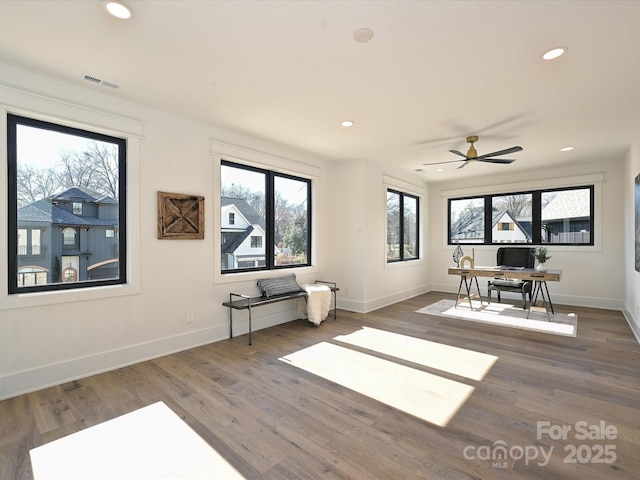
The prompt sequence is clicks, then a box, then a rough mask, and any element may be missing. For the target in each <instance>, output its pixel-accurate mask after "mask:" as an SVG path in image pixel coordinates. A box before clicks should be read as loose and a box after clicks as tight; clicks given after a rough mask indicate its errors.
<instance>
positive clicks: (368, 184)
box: [330, 159, 429, 312]
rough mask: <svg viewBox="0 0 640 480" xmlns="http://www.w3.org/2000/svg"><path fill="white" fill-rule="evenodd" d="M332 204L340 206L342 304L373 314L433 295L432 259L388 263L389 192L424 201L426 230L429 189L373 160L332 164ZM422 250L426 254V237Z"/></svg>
mask: <svg viewBox="0 0 640 480" xmlns="http://www.w3.org/2000/svg"><path fill="white" fill-rule="evenodd" d="M330 184H331V189H332V192H333V195H332V197H331V202H333V203H334V205H336V206H337V208H336V212H335V217H336V230H335V232H334V242H333V244H334V247H335V250H334V253H333V257H334V259H333V261H334V264H335V268H334V269H335V271H336V272H337V274H336V277H337V279H338V282H339V284H340V288H341V292H340V298H341V299H342V301H341V302H340V305H341V306H342V307H343V308H347V309H349V310H352V311H355V312H369V311H371V310H375V309H377V308H381V307H383V306H385V305H389V304H392V303H395V302H398V301H400V300H404V299H407V298H411V297H414V296H416V295H418V294H420V293H424V292H426V291H428V281H427V279H428V276H429V273H428V260H427V259H426V258H421V259H420V260H416V261H410V262H399V263H393V264H387V262H386V256H385V255H386V208H387V204H386V198H387V196H386V195H387V188H394V189H396V190H400V191H403V192H406V193H411V194H414V195H417V196H418V197H419V198H420V208H421V210H420V215H421V217H422V218H421V220H420V222H421V223H420V224H421V225H423V227H422V229H421V230H422V231H423V232H424V231H427V229H428V228H427V227H425V226H426V225H427V220H428V216H427V215H426V214H425V212H426V211H427V209H426V208H424V206H425V205H426V201H427V187H426V186H425V185H424V184H423V183H422V182H421V181H420V180H417V179H416V178H411V177H409V176H407V175H406V174H401V173H398V172H389V171H388V170H386V169H385V168H384V167H383V166H381V165H379V164H377V163H375V162H372V161H368V160H362V159H359V160H347V161H344V162H341V163H339V164H337V165H333V166H332V175H331V182H330ZM421 240H422V245H421V249H420V251H421V252H423V255H425V254H424V252H427V253H426V255H425V256H426V257H428V248H429V247H428V244H427V243H426V242H425V239H424V238H422V239H421Z"/></svg>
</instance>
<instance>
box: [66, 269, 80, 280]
mask: <svg viewBox="0 0 640 480" xmlns="http://www.w3.org/2000/svg"><path fill="white" fill-rule="evenodd" d="M77 280H78V272H77V270H76V269H75V268H65V269H64V271H63V272H62V281H63V282H75V281H77Z"/></svg>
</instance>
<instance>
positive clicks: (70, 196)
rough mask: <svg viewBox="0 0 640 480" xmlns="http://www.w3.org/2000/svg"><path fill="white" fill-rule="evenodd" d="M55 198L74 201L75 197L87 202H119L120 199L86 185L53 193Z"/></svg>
mask: <svg viewBox="0 0 640 480" xmlns="http://www.w3.org/2000/svg"><path fill="white" fill-rule="evenodd" d="M51 198H52V199H53V200H67V201H72V200H75V199H81V200H82V201H84V202H86V203H111V204H117V203H118V200H116V199H115V198H113V197H110V196H108V195H102V194H101V193H98V192H95V191H93V190H90V189H88V188H86V187H71V188H68V189H67V190H65V191H64V192H61V193H59V194H56V195H52V196H51Z"/></svg>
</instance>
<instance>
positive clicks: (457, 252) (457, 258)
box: [453, 245, 464, 267]
mask: <svg viewBox="0 0 640 480" xmlns="http://www.w3.org/2000/svg"><path fill="white" fill-rule="evenodd" d="M462 257H464V252H463V251H462V247H461V246H460V245H458V246H457V247H456V249H455V250H454V251H453V264H454V265H455V266H456V267H457V266H458V265H460V259H461V258H462Z"/></svg>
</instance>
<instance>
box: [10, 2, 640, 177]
mask: <svg viewBox="0 0 640 480" xmlns="http://www.w3.org/2000/svg"><path fill="white" fill-rule="evenodd" d="M125 3H126V4H127V5H129V6H130V7H131V8H132V10H133V11H134V18H133V19H132V20H129V21H122V20H116V19H114V18H112V17H109V16H108V15H107V14H106V13H105V11H104V10H103V8H102V1H101V0H83V1H76V0H72V1H55V0H49V1H25V0H20V1H8V0H1V1H0V62H3V63H6V64H10V65H14V66H17V67H21V68H24V69H27V70H31V71H34V72H36V73H41V74H45V75H47V76H49V77H54V78H58V79H62V80H65V81H68V82H71V83H75V84H77V85H78V86H82V87H84V88H90V89H94V90H96V91H100V92H102V93H106V94H109V95H114V96H117V97H120V98H123V99H128V100H132V101H134V102H138V103H141V104H146V105H149V106H152V107H156V108H159V109H162V110H166V111H169V112H173V113H176V114H179V115H182V116H186V117H189V118H193V119H196V120H199V121H203V122H206V123H209V124H212V125H215V126H218V127H222V128H226V129H232V130H237V131H240V132H244V133H247V134H250V135H253V136H257V137H260V138H264V139H269V140H272V141H275V142H279V143H282V144H285V145H288V146H291V147H295V148H297V149H302V150H306V151H310V152H313V153H314V154H316V155H319V156H321V157H323V158H326V159H330V160H335V161H343V160H345V159H354V158H365V159H371V160H374V161H377V162H381V163H388V164H393V165H394V166H395V167H397V168H401V169H405V170H407V171H410V172H412V175H415V176H416V178H422V179H424V180H427V181H439V180H451V179H456V178H462V177H463V176H470V175H475V176H477V175H495V174H499V173H505V172H516V171H522V172H524V171H526V170H530V169H533V168H540V167H544V166H546V165H551V164H569V163H572V162H584V161H595V160H611V161H619V160H620V159H621V158H622V157H623V155H624V153H625V152H626V150H627V149H628V147H629V144H630V142H631V140H632V138H633V137H634V136H635V135H637V133H638V132H639V131H640V94H639V90H640V51H639V46H640V28H639V27H638V25H640V2H637V1H622V2H618V1H611V0H608V1H577V0H571V1H553V2H552V1H508V2H496V1H444V2H439V1H407V2H404V1H381V0H378V1H365V0H359V1H311V0H307V1H268V0H264V1H233V2H232V1H188V0H181V1H177V0H176V1H168V0H165V1H154V0H128V1H125ZM365 27H366V28H370V29H371V30H373V32H374V36H373V39H372V40H371V41H370V42H368V43H358V42H356V41H355V40H354V38H353V34H354V32H355V31H356V30H357V29H359V28H365ZM558 45H563V46H566V47H568V49H569V50H568V53H567V54H566V55H565V56H563V57H561V58H559V59H557V60H554V61H550V62H545V61H543V60H542V59H541V55H542V53H543V52H544V51H545V50H547V49H549V48H552V47H554V46H558ZM85 74H89V75H93V76H96V77H98V78H101V79H103V80H106V81H109V82H113V83H116V84H118V85H119V86H120V88H118V89H117V90H114V89H111V88H109V87H105V86H103V85H95V84H91V83H89V82H87V81H86V80H84V79H83V76H84V75H85ZM1 82H2V79H0V83H1ZM346 119H350V120H353V121H354V122H355V126H353V127H351V128H348V129H347V128H344V127H341V126H340V122H341V121H342V120H346ZM471 134H477V135H479V136H480V141H479V142H478V143H477V144H476V148H477V150H478V154H480V155H482V154H483V153H489V152H492V151H495V150H501V149H504V148H508V147H511V146H514V145H521V146H522V147H523V148H524V151H522V152H520V153H517V154H514V156H513V158H517V161H516V162H515V163H513V164H511V165H506V166H505V165H490V164H480V163H477V162H476V163H474V164H470V165H469V166H467V167H466V168H464V169H461V170H456V167H458V166H459V165H460V163H449V164H446V165H443V167H444V168H445V171H443V172H439V173H437V172H435V167H423V165H422V164H423V163H429V162H439V161H446V160H455V159H456V158H457V157H455V156H454V155H453V154H451V153H449V152H448V150H449V149H457V150H461V151H463V152H466V151H467V145H466V143H465V137H466V136H467V135H471ZM567 145H572V146H574V147H575V150H574V151H572V152H568V153H562V152H560V151H559V149H560V148H561V147H565V146H567ZM508 157H511V156H508ZM419 168H423V169H424V171H423V172H416V171H415V170H416V169H419Z"/></svg>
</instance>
